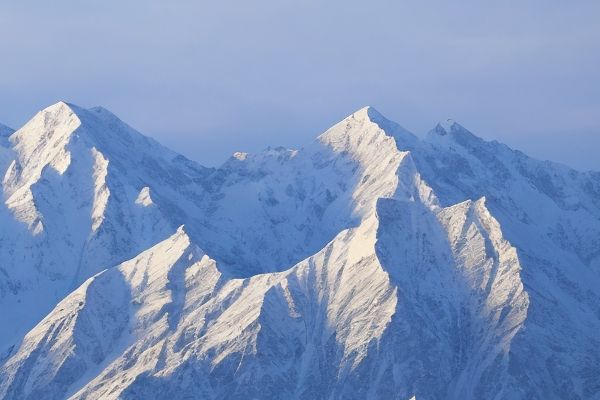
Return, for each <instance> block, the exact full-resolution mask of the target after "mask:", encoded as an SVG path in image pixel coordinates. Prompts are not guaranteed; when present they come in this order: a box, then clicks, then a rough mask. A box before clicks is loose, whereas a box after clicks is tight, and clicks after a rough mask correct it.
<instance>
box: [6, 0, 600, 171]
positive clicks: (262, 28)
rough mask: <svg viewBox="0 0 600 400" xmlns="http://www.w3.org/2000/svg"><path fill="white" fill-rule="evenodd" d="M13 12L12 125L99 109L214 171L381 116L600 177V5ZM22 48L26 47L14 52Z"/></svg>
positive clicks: (45, 7) (384, 4) (154, 4)
mask: <svg viewBox="0 0 600 400" xmlns="http://www.w3.org/2000/svg"><path fill="white" fill-rule="evenodd" d="M31 4H32V2H31V1H24V2H18V3H9V4H6V5H4V7H3V12H2V14H1V15H0V50H1V51H2V54H3V64H2V71H3V73H2V74H0V93H2V94H3V96H0V123H3V124H6V125H8V126H10V127H12V128H15V129H16V128H18V127H19V126H22V124H23V123H25V122H26V121H27V120H28V119H29V118H30V117H31V116H32V113H34V112H35V111H36V110H40V109H42V108H44V107H45V106H47V105H49V104H53V103H55V102H56V101H57V100H58V99H60V98H64V99H67V100H68V101H70V102H73V103H75V104H79V105H81V106H82V107H85V108H90V107H92V106H96V105H101V106H103V107H105V108H107V109H109V110H111V111H112V112H114V113H115V114H116V115H119V117H120V118H121V119H123V120H124V121H126V122H127V123H128V124H130V125H131V126H133V127H135V128H136V129H137V130H139V131H140V132H142V133H144V134H145V135H148V136H151V137H153V138H155V139H156V140H158V141H160V142H161V143H163V144H165V145H166V146H167V147H169V148H172V149H173V150H175V151H177V152H179V153H182V154H183V155H185V156H186V157H188V158H190V159H193V160H195V161H198V162H200V163H202V164H204V165H212V166H214V165H218V164H219V163H220V162H222V160H225V159H226V158H227V157H228V156H229V155H231V154H232V153H233V152H235V151H245V152H249V153H256V152H257V151H260V150H261V149H263V148H266V147H267V146H280V145H281V146H285V147H294V146H295V145H297V144H301V143H306V142H307V141H309V140H310V139H311V138H312V137H314V136H316V135H317V134H318V133H320V132H322V131H323V130H324V129H326V128H327V127H329V126H331V125H333V124H334V123H335V122H336V121H339V120H341V119H342V118H344V117H345V116H346V115H347V114H348V113H350V112H352V110H356V109H358V108H360V107H361V106H363V105H365V104H371V105H373V106H375V107H376V108H377V109H378V110H380V111H381V113H382V114H384V115H386V116H387V117H388V118H389V119H391V120H393V121H396V122H398V123H399V124H400V125H402V126H403V127H405V128H406V129H407V130H409V131H411V132H413V133H415V134H416V135H417V136H420V137H422V136H423V135H424V134H426V132H427V131H428V130H429V129H431V128H433V127H434V126H435V124H436V123H437V122H438V121H443V120H445V119H447V118H451V119H454V120H456V121H459V122H460V123H461V124H462V125H463V126H465V127H467V128H468V129H469V130H470V131H471V132H473V133H475V134H476V135H478V136H479V137H482V138H484V139H486V140H497V141H499V142H502V143H505V144H506V145H508V146H510V147H511V148H514V149H518V150H520V151H523V152H525V153H527V154H528V155H530V156H531V157H534V158H536V159H541V160H551V161H554V162H559V163H562V164H565V165H568V166H570V167H572V168H575V169H578V170H588V169H593V170H600V159H599V158H598V157H597V155H596V152H597V149H598V148H600V120H599V119H598V118H597V115H599V114H600V79H599V78H598V72H597V71H598V70H599V69H600V26H599V25H598V24H597V20H598V18H600V3H597V2H593V1H591V0H585V1H578V2H574V3H569V4H565V3H561V2H556V1H551V2H543V1H539V0H536V1H532V2H527V3H526V4H523V3H519V4H518V5H513V4H505V3H502V4H497V5H493V6H489V5H481V4H479V3H477V2H473V1H467V0H464V1H462V2H459V3H452V4H446V3H445V2H442V1H440V0H435V1H434V2H433V3H428V4H418V3H415V2H411V1H404V2H396V3H390V2H388V1H385V0H377V1H376V2H373V3H370V4H369V6H368V7H365V5H364V4H362V3H359V2H343V3H342V2H336V1H334V2H331V3H327V4H321V3H319V2H316V1H308V2H303V3H302V4H297V3H294V2H291V1H284V2H274V1H272V0H269V1H267V0H263V1H261V2H259V3H253V4H241V5H237V6H236V7H231V6H230V5H229V4H200V3H196V2H191V1H183V2H178V3H177V4H176V5H173V4H164V3H162V2H158V1H155V0H152V1H149V2H144V3H138V2H131V3H127V4H121V3H117V2H114V1H108V2H103V3H98V4H95V3H92V4H80V3H78V2H75V1H73V0H68V1H65V2H61V3H59V4H50V3H42V4H36V7H31ZM16 38H18V40H15V39H16Z"/></svg>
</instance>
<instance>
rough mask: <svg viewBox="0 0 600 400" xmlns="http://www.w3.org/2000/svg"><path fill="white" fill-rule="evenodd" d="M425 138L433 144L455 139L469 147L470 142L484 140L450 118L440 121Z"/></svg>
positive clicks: (454, 140)
mask: <svg viewBox="0 0 600 400" xmlns="http://www.w3.org/2000/svg"><path fill="white" fill-rule="evenodd" d="M425 140H426V141H428V142H430V143H433V144H443V143H448V142H449V141H453V142H457V143H459V144H462V145H463V146H465V145H467V147H468V144H469V143H480V142H482V141H483V140H482V139H481V138H479V137H477V136H475V135H474V134H473V133H471V132H470V131H469V130H468V129H466V128H465V127H464V126H462V125H461V124H459V123H458V122H456V121H454V120H453V119H450V118H448V119H445V120H443V121H440V122H439V123H438V124H437V125H436V126H435V127H434V128H433V129H432V130H431V131H429V133H428V134H427V136H426V138H425Z"/></svg>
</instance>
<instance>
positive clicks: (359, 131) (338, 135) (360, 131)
mask: <svg viewBox="0 0 600 400" xmlns="http://www.w3.org/2000/svg"><path fill="white" fill-rule="evenodd" d="M377 133H380V134H381V133H382V134H384V135H385V136H389V137H393V138H394V139H395V140H396V142H397V144H398V147H399V148H400V149H405V148H406V147H409V146H410V145H413V144H414V143H415V142H416V141H417V140H418V139H417V138H416V136H415V135H413V134H412V133H411V132H409V131H408V130H406V129H404V128H403V127H402V126H400V125H399V124H397V123H396V122H393V121H391V120H389V119H387V118H386V117H384V116H383V115H382V114H381V113H380V112H379V111H377V110H376V109H375V108H374V107H371V106H367V107H363V108H361V109H359V110H357V111H355V112H354V113H352V114H350V115H349V116H348V117H346V118H344V119H343V120H342V121H340V122H338V123H337V124H335V125H334V126H332V127H331V128H329V129H328V130H327V131H325V132H324V133H323V134H321V135H320V136H319V137H318V138H317V140H318V141H320V142H322V143H329V144H333V145H335V144H336V143H341V142H359V143H360V142H362V141H363V140H364V139H365V138H366V137H369V138H371V137H372V136H374V135H376V134H377ZM334 147H335V146H334Z"/></svg>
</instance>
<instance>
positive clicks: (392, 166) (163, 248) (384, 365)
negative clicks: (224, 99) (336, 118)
mask: <svg viewBox="0 0 600 400" xmlns="http://www.w3.org/2000/svg"><path fill="white" fill-rule="evenodd" d="M0 168H1V169H2V175H3V180H2V190H3V196H4V197H3V198H4V201H3V203H2V204H1V205H0V398H2V399H36V400H37V399H66V398H69V399H192V398H199V399H402V400H405V399H406V400H408V399H411V398H416V399H419V400H423V399H497V400H500V399H600V334H599V332H600V173H598V172H578V171H575V170H572V169H569V168H567V167H565V166H562V165H560V164H555V163H551V162H548V161H543V162H542V161H537V160H534V159H531V158H529V157H527V156H526V155H525V154H523V153H521V152H519V151H515V150H512V149H510V148H509V147H507V146H505V145H502V144H500V143H497V142H486V141H484V140H482V139H480V138H478V137H476V136H475V135H473V134H472V133H471V132H469V131H468V130H466V129H465V128H464V127H462V126H461V125H459V124H458V123H456V122H454V121H451V120H448V121H444V122H442V123H440V124H438V125H437V126H436V127H435V128H434V129H433V130H432V131H431V132H429V133H428V134H427V136H426V137H424V138H419V137H417V136H415V135H413V134H412V133H410V132H408V131H407V130H405V129H404V128H402V127H401V126H400V125H398V124H396V123H394V122H392V121H389V120H387V119H386V118H385V117H383V116H382V115H381V114H379V113H378V112H377V111H376V110H375V109H373V108H372V107H366V108H363V109H361V110H358V111H356V112H355V113H353V114H352V115H350V116H348V117H347V118H346V119H344V120H343V121H341V122H339V123H338V124H336V125H335V126H333V127H331V128H330V129H328V130H327V131H326V132H324V133H323V134H322V135H320V136H319V137H318V138H317V139H316V140H315V141H313V142H312V143H310V144H309V145H307V146H306V147H304V148H302V149H298V150H294V149H285V148H281V147H278V148H268V149H266V150H265V151H263V152H262V153H259V154H246V153H241V152H238V153H235V154H234V155H233V156H232V157H231V158H230V159H229V160H227V161H226V162H225V163H224V164H223V165H222V166H221V167H219V168H206V167H203V166H201V165H199V164H197V163H195V162H193V161H190V160H188V159H186V158H184V157H183V156H181V155H178V154H177V153H174V152H172V151H170V150H168V149H166V148H165V147H163V146H161V145H160V144H158V143H157V142H155V141H154V140H152V139H149V138H147V137H145V136H143V135H141V134H140V133H138V132H137V131H135V130H134V129H132V128H131V127H129V126H128V125H126V124H125V123H123V122H122V121H120V120H119V119H118V118H117V117H116V116H114V115H113V114H111V113H110V112H109V111H107V110H105V109H103V108H93V109H89V110H87V109H82V108H79V107H77V106H75V105H72V104H67V103H64V102H60V103H57V104H55V105H53V106H50V107H48V108H46V109H45V110H43V111H41V112H39V113H38V114H37V115H35V116H34V117H33V118H32V119H31V120H30V121H29V122H28V123H27V124H25V125H24V126H23V127H22V128H20V129H18V130H17V131H15V132H13V131H12V130H11V129H9V128H6V127H4V126H0Z"/></svg>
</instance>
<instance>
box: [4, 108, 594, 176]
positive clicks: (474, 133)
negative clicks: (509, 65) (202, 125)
mask: <svg viewBox="0 0 600 400" xmlns="http://www.w3.org/2000/svg"><path fill="white" fill-rule="evenodd" d="M60 103H64V104H66V105H67V106H68V107H70V108H71V107H75V108H80V109H83V110H86V111H90V110H92V109H94V108H102V109H104V110H106V111H108V112H109V113H111V114H112V115H114V116H115V117H117V118H118V119H119V120H121V121H122V122H124V123H125V124H127V125H129V126H130V127H131V128H133V129H134V130H135V131H137V132H138V133H140V134H142V135H144V136H146V137H150V138H152V139H154V140H156V141H157V142H158V143H160V144H161V145H163V146H165V147H167V148H168V149H170V150H172V151H175V152H176V153H178V154H181V155H183V156H185V157H186V158H188V159H190V160H192V161H195V162H197V163H198V164H200V165H201V166H203V167H209V168H220V167H221V166H222V165H223V164H224V163H226V162H227V161H228V160H229V159H230V158H231V157H234V155H235V154H236V153H244V154H258V153H261V152H264V151H267V150H269V149H272V148H277V147H281V146H278V145H277V144H274V145H267V146H266V147H264V148H262V149H259V150H258V151H255V152H247V151H244V150H236V151H234V152H232V153H231V154H229V155H228V156H226V158H224V159H223V160H222V161H220V162H218V163H217V164H215V165H209V164H204V163H203V162H202V160H195V159H193V158H189V157H188V156H186V155H185V154H184V153H182V152H179V151H178V150H176V149H173V148H171V147H170V146H168V145H167V144H165V143H163V142H162V141H161V140H160V139H159V138H156V137H153V136H150V135H148V134H146V133H145V132H142V131H140V130H139V129H137V128H136V127H135V126H132V125H130V124H129V123H128V122H127V121H126V120H124V119H123V118H121V117H120V116H119V115H118V114H115V113H113V111H112V110H110V109H109V108H106V107H104V106H102V105H95V106H92V107H87V108H86V107H82V106H80V105H78V104H75V103H73V102H70V101H66V100H59V101H57V102H56V103H53V104H50V105H48V106H46V107H44V108H42V109H40V110H38V111H36V112H35V113H34V114H33V115H32V116H31V118H30V119H28V120H27V121H26V122H25V123H24V124H23V125H21V126H19V127H18V128H15V127H11V126H7V125H4V126H6V127H8V128H9V129H11V130H13V131H14V132H16V131H18V130H19V129H20V128H21V127H22V126H24V125H25V124H26V123H27V122H29V121H30V120H31V119H33V118H34V117H35V115H36V114H37V113H38V112H41V111H44V110H46V109H47V108H50V107H53V106H56V105H58V104H60ZM364 109H370V110H373V111H374V112H375V113H376V114H377V115H379V116H381V117H383V118H384V119H386V120H388V121H390V122H392V123H395V124H397V125H399V126H400V127H401V128H403V129H404V130H406V131H408V132H409V133H411V134H413V135H415V136H416V137H417V138H418V139H419V140H420V141H423V140H425V136H426V135H427V134H428V133H430V132H431V131H432V130H434V129H435V128H436V127H437V126H439V125H441V126H444V124H445V123H448V122H450V123H451V125H452V124H457V125H458V126H460V127H462V128H464V129H466V130H467V131H468V132H469V133H471V134H472V135H474V136H476V137H477V138H479V139H482V140H484V141H485V142H487V143H493V142H496V143H500V144H502V145H506V146H508V147H509V148H510V149H511V150H512V151H517V152H521V153H524V154H525V155H526V156H528V157H529V158H531V159H534V160H537V161H548V162H552V163H554V164H559V165H563V166H566V167H568V168H571V169H575V170H577V171H580V172H587V171H591V172H600V169H598V170H594V169H589V170H582V169H577V168H575V167H572V166H570V165H567V164H565V163H562V162H560V161H556V160H548V159H540V158H536V157H534V156H532V155H530V154H528V153H527V152H525V151H522V150H520V149H517V148H514V147H512V146H510V145H508V144H506V143H503V142H500V141H498V140H496V139H485V138H483V137H481V136H479V135H478V134H477V132H473V131H471V130H470V129H469V128H468V127H466V126H464V125H463V124H461V122H460V121H456V120H454V119H452V118H447V119H446V120H441V121H438V122H436V124H435V125H434V126H433V127H432V128H431V129H430V130H429V131H427V132H425V133H423V134H419V133H415V132H412V131H411V130H409V129H406V128H405V127H404V126H403V125H402V124H400V123H398V122H397V121H394V120H393V119H390V118H388V117H387V116H386V115H385V114H383V113H381V112H380V111H379V110H378V109H377V107H374V106H372V105H366V106H363V107H360V108H358V109H356V110H354V111H353V112H350V113H349V114H347V115H346V116H345V117H343V118H342V119H340V120H338V121H336V122H334V123H333V124H331V125H330V126H329V127H327V128H324V129H323V130H322V131H320V132H319V133H317V134H316V135H315V136H314V137H313V138H312V140H311V141H314V140H316V139H317V138H318V137H319V136H320V135H321V134H323V133H325V132H326V131H327V130H328V129H330V128H332V127H333V126H334V125H336V124H338V123H340V122H342V121H343V120H345V119H347V118H349V117H351V116H352V115H354V114H356V113H358V112H360V111H362V110H364ZM73 112H75V110H73ZM75 114H76V112H75ZM2 125H3V124H2V122H1V121H0V127H1V126H2ZM14 132H13V133H14ZM311 141H308V142H304V143H298V144H297V145H296V146H283V147H285V148H286V149H287V150H301V149H303V148H304V147H305V146H306V145H308V144H309V143H310V142H311Z"/></svg>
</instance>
